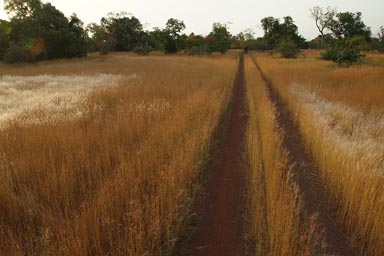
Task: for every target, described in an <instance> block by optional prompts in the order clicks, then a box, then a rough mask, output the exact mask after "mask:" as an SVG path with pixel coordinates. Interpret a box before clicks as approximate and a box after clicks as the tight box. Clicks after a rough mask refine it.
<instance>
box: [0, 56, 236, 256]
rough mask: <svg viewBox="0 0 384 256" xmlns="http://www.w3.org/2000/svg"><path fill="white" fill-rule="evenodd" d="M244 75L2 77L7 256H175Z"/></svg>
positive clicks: (28, 71) (100, 67)
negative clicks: (217, 133) (237, 83)
mask: <svg viewBox="0 0 384 256" xmlns="http://www.w3.org/2000/svg"><path fill="white" fill-rule="evenodd" d="M236 64H237V58H236V55H231V54H229V55H225V56H223V57H217V58H214V57H207V58H198V59H197V58H187V57H178V56H175V57H164V56H163V57H146V58H137V57H133V56H130V55H123V54H116V55H112V56H108V57H91V58H89V59H85V60H74V61H57V62H56V61H55V62H43V63H40V64H38V65H33V66H29V65H28V66H24V65H21V66H4V69H3V68H2V69H1V70H2V72H4V73H6V75H5V76H3V77H2V78H1V80H0V81H1V82H0V83H1V84H0V89H1V90H2V92H1V97H3V99H4V97H7V101H5V103H3V102H2V104H3V105H2V108H1V111H2V112H1V115H2V117H3V118H2V122H3V128H2V130H1V131H0V152H1V165H0V176H1V177H0V180H1V182H0V214H1V225H0V251H1V252H2V254H3V255H24V254H28V255H42V254H54V255H61V254H64V255H89V254H91V255H96V254H97V255H106V254H107V255H154V254H167V253H170V252H171V251H172V249H173V247H174V245H175V243H176V242H177V240H178V238H179V235H180V232H181V231H182V230H183V225H184V223H185V221H186V219H187V217H188V215H189V214H190V212H191V203H192V202H193V199H194V194H195V191H196V190H197V188H198V187H199V186H200V185H199V184H200V183H201V178H199V177H200V176H201V174H202V171H203V170H204V166H205V163H206V161H207V157H208V151H209V148H210V146H211V144H212V134H213V132H214V130H215V129H216V127H217V126H218V122H219V119H220V117H221V115H222V114H223V113H224V111H226V109H227V105H228V102H229V99H230V95H231V88H232V83H233V79H234V75H235V71H236ZM2 67H3V66H2ZM4 73H3V74H4ZM94 88H96V89H94ZM8 101H9V102H8ZM63 102H64V103H63ZM207 102H209V104H207ZM31 120H32V121H31Z"/></svg>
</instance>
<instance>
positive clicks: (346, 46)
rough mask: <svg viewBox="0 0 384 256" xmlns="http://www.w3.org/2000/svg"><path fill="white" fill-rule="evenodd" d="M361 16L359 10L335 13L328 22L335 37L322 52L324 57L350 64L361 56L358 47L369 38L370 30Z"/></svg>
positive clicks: (339, 62) (340, 63)
mask: <svg viewBox="0 0 384 256" xmlns="http://www.w3.org/2000/svg"><path fill="white" fill-rule="evenodd" d="M361 17H362V14H361V12H357V13H351V12H343V13H337V14H336V16H335V18H334V19H332V21H331V22H330V24H329V29H330V30H331V31H332V35H333V37H334V38H335V39H334V40H333V41H331V43H330V44H329V45H327V48H326V52H325V53H323V54H322V57H323V58H324V59H327V60H332V61H334V62H336V63H338V64H339V65H343V64H347V65H350V64H352V63H353V62H356V61H358V60H359V59H360V58H361V57H362V56H363V55H361V54H360V47H361V44H362V43H366V42H369V41H370V40H371V30H370V28H369V27H367V26H366V25H365V24H364V22H363V21H362V18H361Z"/></svg>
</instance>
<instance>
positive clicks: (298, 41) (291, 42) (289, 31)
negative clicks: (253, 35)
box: [259, 16, 306, 58]
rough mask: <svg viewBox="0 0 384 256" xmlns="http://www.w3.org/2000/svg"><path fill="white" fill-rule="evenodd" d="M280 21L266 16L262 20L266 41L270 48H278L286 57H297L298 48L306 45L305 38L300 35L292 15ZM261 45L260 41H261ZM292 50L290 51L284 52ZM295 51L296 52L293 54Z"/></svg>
mask: <svg viewBox="0 0 384 256" xmlns="http://www.w3.org/2000/svg"><path fill="white" fill-rule="evenodd" d="M283 20H284V21H283V22H282V23H280V20H279V19H276V18H274V17H266V18H264V19H262V20H261V25H262V27H263V30H264V37H263V39H264V42H267V45H268V48H269V49H276V50H277V51H279V52H280V53H281V56H282V57H284V58H293V57H296V56H297V54H296V53H298V49H300V48H303V47H306V45H305V39H304V38H303V37H302V36H301V35H299V33H298V28H297V26H296V25H295V23H294V22H293V19H292V17H290V16H286V17H284V18H283ZM259 45H260V42H259ZM288 48H290V49H288ZM282 49H284V52H288V51H289V52H290V53H287V54H286V53H283V52H282ZM292 53H295V54H292Z"/></svg>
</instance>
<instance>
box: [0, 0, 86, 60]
mask: <svg viewBox="0 0 384 256" xmlns="http://www.w3.org/2000/svg"><path fill="white" fill-rule="evenodd" d="M5 10H6V11H7V12H8V14H9V15H11V17H12V18H11V21H10V22H9V23H6V22H3V21H2V22H0V27H1V28H2V29H0V31H1V30H2V32H0V39H2V40H1V41H2V43H1V44H0V54H1V57H3V58H4V60H5V61H6V62H10V63H11V62H21V61H34V60H41V59H55V58H73V57H84V56H86V54H87V50H88V36H87V33H86V32H85V30H84V28H83V23H82V22H81V20H80V19H79V18H77V16H76V15H72V16H71V17H70V18H69V19H68V18H66V17H65V16H64V14H63V13H62V12H60V11H59V10H57V9H56V8H55V7H54V6H53V5H52V4H50V3H46V4H43V3H42V2H41V1H40V0H28V1H19V0H8V1H5ZM4 26H6V27H7V28H6V29H4ZM4 31H6V33H4ZM4 42H5V43H4ZM18 51H19V52H18Z"/></svg>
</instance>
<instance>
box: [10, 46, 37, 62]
mask: <svg viewBox="0 0 384 256" xmlns="http://www.w3.org/2000/svg"><path fill="white" fill-rule="evenodd" d="M3 60H4V61H5V62H6V63H16V62H33V61H35V60H36V59H35V57H34V56H33V55H32V54H31V52H30V50H29V49H28V47H26V46H25V45H21V44H13V45H11V46H10V47H9V48H8V49H7V51H6V52H5V54H4V57H3Z"/></svg>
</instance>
